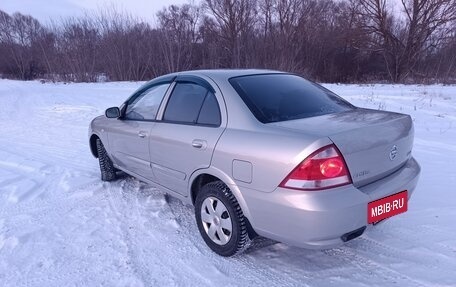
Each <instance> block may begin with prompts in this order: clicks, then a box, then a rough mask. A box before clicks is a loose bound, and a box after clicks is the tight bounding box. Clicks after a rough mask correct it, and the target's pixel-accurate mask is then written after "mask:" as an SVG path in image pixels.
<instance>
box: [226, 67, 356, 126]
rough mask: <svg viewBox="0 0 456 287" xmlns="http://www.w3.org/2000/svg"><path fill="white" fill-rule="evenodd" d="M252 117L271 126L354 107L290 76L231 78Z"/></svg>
mask: <svg viewBox="0 0 456 287" xmlns="http://www.w3.org/2000/svg"><path fill="white" fill-rule="evenodd" d="M229 81H230V83H231V85H232V86H233V87H234V89H235V90H236V91H237V92H238V94H239V95H240V96H241V98H242V99H243V101H244V102H245V104H246V105H247V106H248V107H249V109H250V111H251V112H252V113H253V115H254V116H255V117H256V118H257V119H258V120H259V121H260V122H262V123H271V122H279V121H287V120H294V119H301V118H307V117H314V116H319V115H324V114H329V113H337V112H343V111H346V110H349V109H353V108H354V107H353V106H352V105H351V104H350V103H348V102H347V101H345V100H343V99H342V98H340V97H339V96H337V95H336V94H334V93H332V92H330V91H329V90H327V89H325V88H323V87H321V86H320V85H318V84H315V83H313V82H310V81H307V80H305V79H304V78H301V77H299V76H296V75H291V74H260V75H251V76H242V77H235V78H231V79H230V80H229Z"/></svg>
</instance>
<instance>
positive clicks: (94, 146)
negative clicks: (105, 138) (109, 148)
mask: <svg viewBox="0 0 456 287" xmlns="http://www.w3.org/2000/svg"><path fill="white" fill-rule="evenodd" d="M97 139H100V137H99V136H98V135H97V134H92V135H91V136H90V139H89V146H90V152H91V153H92V155H93V156H94V157H95V158H98V150H97Z"/></svg>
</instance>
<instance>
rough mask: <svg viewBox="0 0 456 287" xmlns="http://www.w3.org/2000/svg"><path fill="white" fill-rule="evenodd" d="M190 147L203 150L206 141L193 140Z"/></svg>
mask: <svg viewBox="0 0 456 287" xmlns="http://www.w3.org/2000/svg"><path fill="white" fill-rule="evenodd" d="M192 147H194V148H202V149H205V148H206V141H204V140H193V141H192Z"/></svg>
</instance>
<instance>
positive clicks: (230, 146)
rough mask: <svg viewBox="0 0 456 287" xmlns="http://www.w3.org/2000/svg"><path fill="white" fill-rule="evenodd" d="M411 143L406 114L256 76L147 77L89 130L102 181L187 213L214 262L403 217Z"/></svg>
mask: <svg viewBox="0 0 456 287" xmlns="http://www.w3.org/2000/svg"><path fill="white" fill-rule="evenodd" d="M413 137H414V129H413V123H412V120H411V118H410V116H408V115H404V114H399V113H393V112H386V111H378V110H370V109H364V108H358V107H355V106H353V105H351V104H350V103H348V102H347V101H345V100H343V99H342V98H340V97H338V96H337V95H335V94H334V93H332V92H331V91H329V90H327V89H325V88H323V87H322V86H320V85H318V84H315V83H313V82H310V81H308V80H305V79H304V78H301V77H299V76H297V75H294V74H288V73H283V72H276V71H265V70H201V71H187V72H181V73H175V74H169V75H165V76H161V77H158V78H156V79H154V80H152V81H150V82H148V83H146V84H144V85H143V86H142V87H140V88H139V89H138V90H137V91H136V92H134V93H133V94H132V95H131V96H130V97H129V98H128V99H127V100H126V101H125V102H124V103H123V104H122V105H121V106H120V107H119V108H118V107H113V108H109V109H107V110H106V112H105V115H103V116H99V117H97V118H95V119H94V120H93V121H92V123H91V124H90V130H89V138H90V139H89V142H90V149H91V151H92V154H93V155H94V156H95V157H96V158H98V160H99V164H100V169H101V179H102V180H104V181H111V180H115V179H116V172H117V171H124V172H125V173H127V174H130V175H132V176H134V177H136V178H138V179H139V180H141V181H144V182H147V183H150V184H153V185H155V186H156V187H157V188H158V189H160V190H161V191H163V192H165V193H168V194H171V195H173V196H175V197H178V198H180V199H181V200H182V201H184V202H185V203H189V204H192V205H193V206H194V210H195V218H196V223H197V226H198V229H199V231H200V233H201V236H202V238H203V239H204V241H205V242H206V244H207V245H208V246H209V247H210V248H211V249H212V250H213V251H214V252H216V253H218V254H220V255H222V256H231V255H234V254H236V253H239V252H241V251H243V250H244V249H245V248H246V246H247V245H248V244H249V242H250V240H251V239H253V238H254V237H255V236H258V235H260V236H263V237H266V238H270V239H273V240H276V241H280V242H283V243H286V244H289V245H294V246H299V247H304V248H319V249H323V248H331V247H334V246H337V245H339V244H342V243H344V242H346V241H348V240H351V239H354V238H356V237H358V236H360V235H361V234H362V233H363V232H364V231H365V229H366V227H367V226H370V225H374V224H376V223H378V222H380V221H382V220H384V219H386V218H388V217H391V216H393V215H396V214H399V213H403V212H405V211H406V210H407V203H408V200H409V198H410V196H411V195H412V192H413V190H414V189H415V186H416V185H417V181H418V177H419V174H420V167H419V165H418V163H417V162H416V161H415V159H414V158H413V157H412V145H413Z"/></svg>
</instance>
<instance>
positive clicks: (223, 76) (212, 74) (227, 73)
mask: <svg viewBox="0 0 456 287" xmlns="http://www.w3.org/2000/svg"><path fill="white" fill-rule="evenodd" d="M277 73H284V72H281V71H274V70H267V69H207V70H189V71H183V72H176V73H171V74H168V75H163V76H179V75H192V76H206V77H209V78H212V79H214V80H228V79H230V78H233V77H240V76H248V75H256V74H277Z"/></svg>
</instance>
